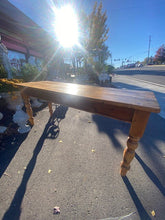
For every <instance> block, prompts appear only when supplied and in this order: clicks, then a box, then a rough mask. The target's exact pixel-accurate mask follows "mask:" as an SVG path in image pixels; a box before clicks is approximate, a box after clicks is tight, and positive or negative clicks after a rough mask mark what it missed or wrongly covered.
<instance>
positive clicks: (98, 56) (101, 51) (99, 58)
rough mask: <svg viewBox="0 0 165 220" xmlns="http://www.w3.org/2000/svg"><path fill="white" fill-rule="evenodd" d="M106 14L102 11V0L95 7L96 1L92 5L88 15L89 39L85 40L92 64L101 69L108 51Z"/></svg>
mask: <svg viewBox="0 0 165 220" xmlns="http://www.w3.org/2000/svg"><path fill="white" fill-rule="evenodd" d="M106 21H107V15H106V12H104V13H103V12H102V2H101V3H100V5H99V6H98V7H97V2H95V5H94V7H93V11H92V13H91V14H90V15H89V39H88V42H87V51H88V53H89V54H90V56H91V57H92V58H93V62H92V64H94V66H95V67H97V68H96V70H99V71H98V73H100V71H101V69H100V68H99V64H100V66H103V64H104V63H105V61H106V60H107V59H108V57H109V55H110V53H109V50H108V47H107V46H106V45H105V41H106V40H107V39H108V32H109V28H107V24H106Z"/></svg>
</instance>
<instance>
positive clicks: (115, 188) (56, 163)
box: [0, 85, 165, 220]
mask: <svg viewBox="0 0 165 220" xmlns="http://www.w3.org/2000/svg"><path fill="white" fill-rule="evenodd" d="M128 86H129V85H128ZM54 109H55V111H54V114H53V118H52V119H51V120H50V119H49V111H48V108H47V107H46V108H44V109H43V110H41V111H39V112H38V113H37V114H36V116H35V125H34V126H33V127H32V129H31V131H30V132H29V134H28V135H25V136H23V135H19V136H17V138H15V139H13V140H12V141H11V143H8V144H9V145H10V148H9V149H7V150H2V151H1V154H0V168H1V169H2V170H4V171H3V173H2V176H1V179H0V219H3V220H10V219H12V220H13V219H21V220H27V219H35V220H49V219H50V220H52V219H60V220H65V219H66V220H70V219H75V220H88V219H89V220H95V219H98V220H115V219H116V220H118V219H124V220H131V219H132V220H139V219H142V220H147V219H156V220H163V219H164V216H165V209H164V207H165V148H164V146H165V135H164V134H165V119H164V118H162V117H161V116H160V115H158V114H151V116H150V119H149V122H148V125H147V128H146V131H145V133H144V136H143V138H142V139H141V140H140V142H139V147H138V149H137V150H136V156H135V158H134V160H133V161H132V163H131V170H130V171H129V172H128V174H127V177H125V178H122V177H121V176H120V174H119V170H120V161H121V160H122V154H123V149H124V147H125V146H126V140H127V136H128V133H129V128H130V125H129V124H128V123H125V122H122V121H118V120H114V119H111V118H107V117H103V116H98V115H94V114H91V113H87V112H83V111H79V110H76V109H72V108H67V107H63V106H55V105H54ZM19 138H20V139H21V141H19ZM13 142H14V143H13ZM9 154H10V157H9ZM8 157H9V158H8ZM55 206H57V207H59V209H60V214H54V211H53V208H54V207H55ZM154 215H155V216H154Z"/></svg>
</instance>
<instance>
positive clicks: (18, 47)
mask: <svg viewBox="0 0 165 220" xmlns="http://www.w3.org/2000/svg"><path fill="white" fill-rule="evenodd" d="M2 43H3V44H4V45H5V46H6V47H7V49H9V50H16V51H18V52H21V53H27V50H26V48H25V47H23V46H22V45H19V44H14V43H12V42H9V41H6V40H5V41H4V40H2Z"/></svg>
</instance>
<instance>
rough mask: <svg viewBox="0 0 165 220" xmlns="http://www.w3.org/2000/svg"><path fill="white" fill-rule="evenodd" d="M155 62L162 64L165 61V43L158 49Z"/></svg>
mask: <svg viewBox="0 0 165 220" xmlns="http://www.w3.org/2000/svg"><path fill="white" fill-rule="evenodd" d="M154 62H156V63H158V64H162V63H163V62H165V45H164V44H163V45H162V46H161V47H159V49H158V50H157V51H156V54H155V57H154Z"/></svg>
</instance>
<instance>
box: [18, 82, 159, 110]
mask: <svg viewBox="0 0 165 220" xmlns="http://www.w3.org/2000/svg"><path fill="white" fill-rule="evenodd" d="M16 85H18V86H19V87H21V88H22V89H23V90H24V92H25V93H26V94H27V95H29V96H34V97H38V98H42V99H45V100H48V101H51V102H56V103H59V104H64V102H66V105H69V102H74V100H75V101H76V103H77V104H78V103H83V102H87V103H88V104H89V102H90V101H91V102H92V103H98V104H99V103H102V104H104V105H107V104H108V105H112V106H119V107H124V108H131V109H137V110H143V111H148V112H155V113H158V112H160V107H159V104H158V102H157V100H156V98H155V95H154V93H153V92H149V91H136V90H126V89H115V88H105V87H96V86H89V85H79V84H72V83H62V82H52V81H39V82H27V83H19V84H16ZM71 100H72V101H71ZM84 104H85V103H84ZM71 107H72V106H71Z"/></svg>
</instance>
